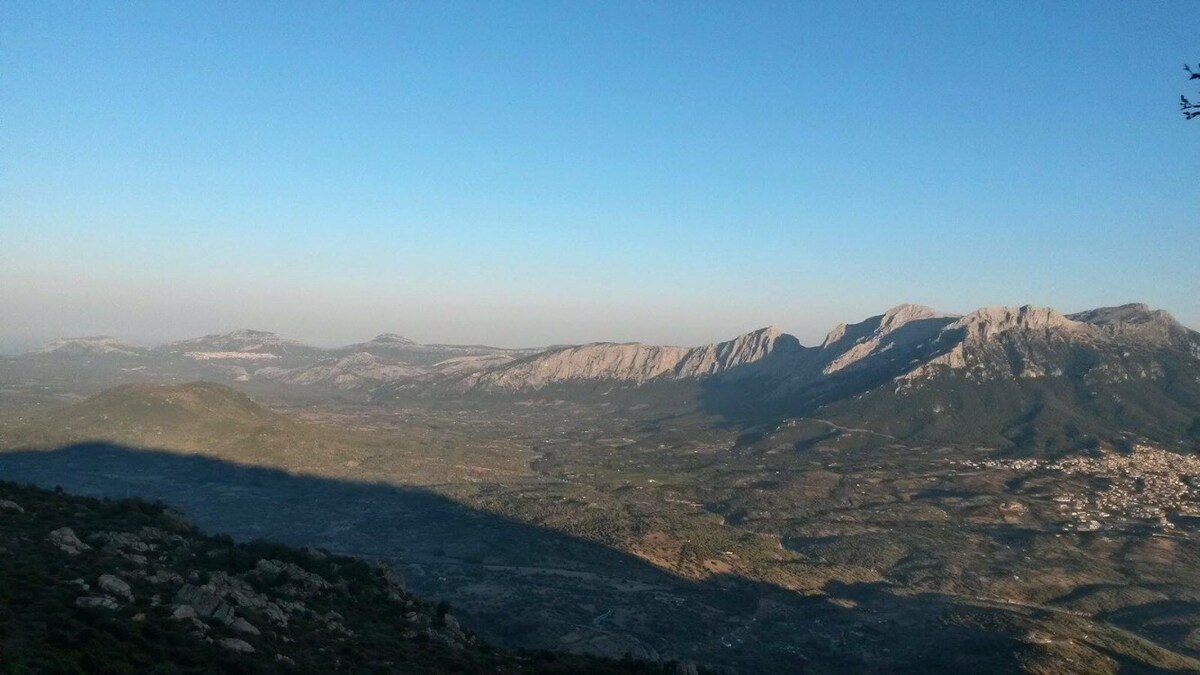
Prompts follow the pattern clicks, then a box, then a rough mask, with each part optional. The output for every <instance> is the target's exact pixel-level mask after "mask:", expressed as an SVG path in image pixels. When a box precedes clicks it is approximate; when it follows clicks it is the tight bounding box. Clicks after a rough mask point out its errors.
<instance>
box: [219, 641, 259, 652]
mask: <svg viewBox="0 0 1200 675" xmlns="http://www.w3.org/2000/svg"><path fill="white" fill-rule="evenodd" d="M217 644H219V645H221V646H222V647H224V648H225V649H228V650H229V651H231V652H239V653H242V654H250V653H253V652H254V647H252V646H251V645H250V643H249V642H246V641H245V640H239V639H237V638H225V639H223V640H218V641H217Z"/></svg>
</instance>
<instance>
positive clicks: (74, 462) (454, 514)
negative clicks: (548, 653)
mask: <svg viewBox="0 0 1200 675" xmlns="http://www.w3.org/2000/svg"><path fill="white" fill-rule="evenodd" d="M0 476H2V477H3V478H4V479H6V480H13V481H24V482H30V483H34V484H38V485H42V486H61V487H62V488H64V489H66V490H68V491H70V492H76V493H80V494H84V495H90V496H107V497H127V496H137V497H142V498H146V499H159V500H162V501H164V502H166V503H168V504H171V505H174V506H176V507H179V508H181V509H183V510H184V511H186V512H187V513H188V514H189V515H190V516H191V517H192V518H193V519H194V520H195V521H196V523H197V524H198V525H199V526H201V527H202V528H204V529H206V530H209V531H213V532H227V533H229V534H231V535H233V536H234V537H235V538H238V539H257V538H262V539H271V540H275V541H279V542H282V543H286V544H290V545H295V546H316V547H322V548H326V549H329V550H331V551H335V552H338V553H347V554H352V555H357V556H361V557H366V558H375V559H383V560H387V561H390V562H392V563H393V564H396V565H397V566H400V567H401V568H402V569H404V570H405V571H406V576H407V577H408V579H409V583H410V586H411V587H412V588H413V590H414V591H416V592H417V593H419V594H422V595H425V596H427V597H433V598H444V599H447V600H449V601H450V602H451V603H452V604H453V605H454V607H455V611H456V614H458V615H459V616H461V617H462V618H463V619H464V620H465V622H466V623H467V624H468V625H470V626H471V627H472V628H474V629H476V630H477V631H478V632H480V634H482V635H483V636H484V637H485V638H488V639H490V640H493V641H496V642H499V643H501V644H506V645H511V646H521V647H540V648H551V649H567V650H586V651H590V652H593V653H602V654H607V655H616V656H620V655H622V654H624V653H630V654H632V655H634V656H639V657H643V658H651V659H653V658H656V657H662V658H665V659H669V658H680V659H692V660H695V661H698V662H700V663H706V664H711V665H714V666H719V667H726V668H730V669H732V670H735V671H738V672H847V671H852V672H888V673H892V672H895V673H900V672H997V673H1003V672H1016V671H1019V670H1022V669H1023V667H1024V666H1026V665H1028V664H1030V663H1037V662H1044V661H1046V660H1047V659H1048V660H1049V662H1056V661H1060V660H1061V659H1063V658H1072V659H1074V663H1075V664H1076V665H1080V664H1082V665H1083V666H1085V667H1087V666H1088V665H1090V666H1091V667H1090V668H1087V669H1089V670H1093V671H1094V672H1105V671H1106V670H1107V671H1110V672H1115V669H1116V668H1124V669H1127V670H1128V672H1148V671H1149V670H1153V669H1154V667H1167V668H1184V667H1191V666H1200V664H1197V663H1196V662H1191V661H1187V660H1185V659H1182V658H1181V657H1179V656H1177V655H1175V654H1174V653H1171V652H1167V651H1166V650H1163V649H1161V648H1158V647H1156V646H1153V645H1151V644H1149V643H1146V642H1144V641H1141V640H1138V639H1137V638H1134V637H1132V636H1130V635H1128V634H1126V633H1121V632H1119V631H1114V630H1112V629H1109V628H1106V627H1102V626H1097V625H1095V624H1090V623H1087V624H1085V623H1083V622H1082V621H1083V620H1079V623H1078V625H1074V624H1072V625H1064V626H1059V627H1057V628H1056V627H1055V626H1054V625H1051V624H1048V623H1047V620H1048V619H1053V618H1054V617H1055V615H1052V614H1050V613H1048V612H1045V611H1042V610H1035V609H1029V608H1019V607H996V606H992V605H988V604H980V603H970V602H966V601H963V600H961V599H953V598H947V597H944V596H936V595H922V596H918V597H905V596H900V595H896V594H893V593H892V592H891V591H890V589H889V588H887V587H885V586H881V585H858V586H846V587H836V588H830V589H828V591H829V592H830V594H831V596H835V600H836V601H831V599H830V598H826V597H802V596H798V595H796V594H793V593H790V592H787V591H784V590H782V589H778V588H775V587H772V586H768V585H764V584H759V583H752V582H749V581H747V580H745V579H742V578H738V577H732V576H728V575H725V576H715V577H713V578H711V579H709V580H708V581H706V582H703V583H697V582H691V581H687V580H683V579H680V578H678V577H676V576H674V575H672V574H670V573H668V572H665V571H663V570H661V569H659V568H656V567H654V566H652V565H650V564H648V563H646V562H644V561H642V560H640V559H638V558H635V557H632V556H630V555H627V554H624V553H621V552H618V551H615V550H612V549H609V548H606V547H604V546H601V545H598V544H596V543H593V542H589V541H586V540H582V539H578V538H575V537H571V536H567V535H564V534H561V533H558V532H554V531H550V530H547V529H544V528H540V527H538V526H536V525H532V524H527V523H521V522H517V521H514V520H511V519H508V518H504V517H501V516H497V515H495V514H491V513H487V512H481V511H478V510H475V509H471V508H468V507H465V506H463V505H461V504H458V503H456V502H454V501H452V500H450V499H447V498H445V497H443V496H441V495H438V494H435V493H432V492H430V491H428V490H424V489H417V488H408V487H398V486H394V485H387V484H379V483H358V482H353V481H343V480H333V479H326V478H317V477H311V476H304V475H296V474H290V473H287V472H284V471H279V470H275V469H267V468H261V467H253V466H246V465H239V464H233V463H229V462H225V461H221V460H216V459H211V458H206V457H200V456H194V455H180V454H175V453H171V452H165V451H157V450H143V449H133V448H128V447H123V446H117V445H112V444H104V443H85V444H77V445H72V446H68V447H64V448H61V449H57V450H50V451H39V450H23V451H12V452H7V453H3V454H0ZM1035 627H1036V628H1038V629H1039V630H1041V631H1043V632H1045V633H1046V634H1049V635H1056V641H1054V642H1050V643H1037V642H1031V641H1027V640H1021V639H1018V638H1021V637H1022V636H1024V635H1026V634H1027V633H1028V632H1029V631H1030V630H1033V629H1034V628H1035ZM1080 634H1090V635H1094V636H1097V638H1096V639H1100V638H1103V639H1104V640H1105V642H1100V643H1098V642H1096V639H1091V640H1090V641H1089V639H1081V638H1080V637H1079V635H1080ZM1067 638H1072V639H1073V640H1074V642H1073V641H1072V640H1071V639H1067ZM1108 666H1113V667H1108ZM1122 672H1126V670H1122Z"/></svg>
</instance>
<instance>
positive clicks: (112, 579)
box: [98, 574, 133, 600]
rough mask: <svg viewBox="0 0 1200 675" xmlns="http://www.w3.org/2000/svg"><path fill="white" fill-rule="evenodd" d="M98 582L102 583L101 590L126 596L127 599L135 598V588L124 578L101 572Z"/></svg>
mask: <svg viewBox="0 0 1200 675" xmlns="http://www.w3.org/2000/svg"><path fill="white" fill-rule="evenodd" d="M98 583H99V584H100V590H102V591H104V592H106V593H109V594H112V595H115V596H118V597H122V598H125V599H126V600H132V599H133V589H131V588H130V587H129V584H128V583H126V582H125V580H124V579H121V578H119V577H116V576H113V575H111V574H101V575H100V580H99V582H98Z"/></svg>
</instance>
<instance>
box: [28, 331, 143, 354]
mask: <svg viewBox="0 0 1200 675" xmlns="http://www.w3.org/2000/svg"><path fill="white" fill-rule="evenodd" d="M141 351H142V350H141V349H139V348H138V347H135V346H133V345H131V344H128V343H125V342H122V341H121V340H118V339H117V338H115V337H112V336H109V335H91V336H87V337H74V338H57V339H55V340H51V341H50V342H47V343H46V344H45V345H43V346H42V347H41V348H40V349H38V350H36V351H35V352H34V353H35V354H59V355H66V356H135V355H137V354H138V353H139V352H141Z"/></svg>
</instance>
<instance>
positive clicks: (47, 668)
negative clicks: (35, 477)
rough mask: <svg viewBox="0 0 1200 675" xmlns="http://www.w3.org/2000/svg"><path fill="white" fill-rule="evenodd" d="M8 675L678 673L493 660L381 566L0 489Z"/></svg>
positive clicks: (539, 655) (152, 512) (134, 512)
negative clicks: (88, 674) (247, 541)
mask: <svg viewBox="0 0 1200 675" xmlns="http://www.w3.org/2000/svg"><path fill="white" fill-rule="evenodd" d="M0 580H2V582H0V670H2V671H4V672H10V673H201V672H204V673H208V672H228V673H264V672H314V673H317V672H319V673H326V672H351V673H383V672H404V673H472V672H476V673H482V672H489V673H660V672H667V673H673V672H675V669H676V667H677V664H674V663H670V664H650V663H641V662H635V661H612V660H606V659H600V658H594V657H588V656H580V655H573V654H563V653H553V652H509V651H502V650H497V649H494V648H492V647H491V646H489V645H488V644H486V643H484V642H483V641H481V640H479V639H478V638H476V637H475V636H474V635H472V634H471V632H470V631H469V630H467V629H465V628H463V627H461V626H460V625H459V624H458V621H457V619H456V618H455V617H454V615H453V613H452V611H451V607H450V606H449V605H448V604H447V603H445V602H440V603H434V602H430V601H426V600H424V599H421V598H419V597H417V596H415V595H413V594H411V593H409V592H408V591H407V590H406V588H405V587H404V584H403V581H402V580H401V578H400V577H399V576H398V575H397V574H396V573H395V572H394V571H393V570H392V569H391V568H389V567H387V566H384V565H381V564H375V563H370V562H367V561H364V560H359V559H356V558H351V557H346V556H339V555H332V554H329V553H327V552H323V551H318V550H313V549H309V550H299V549H295V548H290V547H287V546H282V545H277V544H272V543H266V542H251V543H245V544H238V543H234V542H233V540H232V539H230V538H229V537H228V536H208V535H205V534H203V533H201V532H199V531H198V530H197V529H195V528H194V527H193V526H191V525H190V524H189V523H188V522H187V521H186V520H185V519H184V518H183V517H182V516H181V515H180V514H178V513H176V512H174V511H172V510H171V509H169V508H167V507H165V506H163V505H161V504H151V503H147V502H144V501H140V500H135V499H131V500H120V501H111V500H98V499H90V498H84V497H77V496H72V495H68V494H65V493H63V492H62V491H60V490H59V491H47V490H42V489H39V488H34V487H22V486H19V485H17V484H14V483H0Z"/></svg>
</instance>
